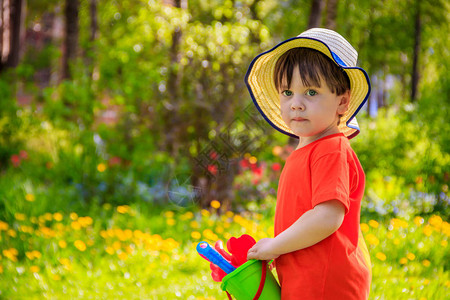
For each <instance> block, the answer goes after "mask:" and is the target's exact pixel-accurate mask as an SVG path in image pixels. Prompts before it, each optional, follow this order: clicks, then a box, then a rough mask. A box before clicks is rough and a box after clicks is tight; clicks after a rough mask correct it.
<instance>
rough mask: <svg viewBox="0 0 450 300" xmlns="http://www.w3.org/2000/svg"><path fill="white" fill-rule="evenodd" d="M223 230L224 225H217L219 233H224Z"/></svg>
mask: <svg viewBox="0 0 450 300" xmlns="http://www.w3.org/2000/svg"><path fill="white" fill-rule="evenodd" d="M223 231H224V229H223V227H222V226H217V227H216V232H217V233H220V234H222V233H223Z"/></svg>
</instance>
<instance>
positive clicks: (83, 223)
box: [78, 216, 93, 227]
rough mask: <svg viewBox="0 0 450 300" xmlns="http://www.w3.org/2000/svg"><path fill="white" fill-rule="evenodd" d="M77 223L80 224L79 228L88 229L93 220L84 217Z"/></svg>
mask: <svg viewBox="0 0 450 300" xmlns="http://www.w3.org/2000/svg"><path fill="white" fill-rule="evenodd" d="M78 222H79V223H80V225H81V226H83V227H88V226H89V225H92V223H93V220H92V218H91V217H89V216H86V217H81V218H79V219H78Z"/></svg>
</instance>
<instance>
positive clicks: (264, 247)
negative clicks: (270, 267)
mask: <svg viewBox="0 0 450 300" xmlns="http://www.w3.org/2000/svg"><path fill="white" fill-rule="evenodd" d="M274 246H275V243H274V239H270V238H265V239H262V240H259V241H258V242H257V243H256V244H255V245H253V247H251V248H250V250H248V252H247V259H259V260H271V259H275V258H277V257H278V256H280V255H279V254H276V253H275V252H274V250H273V249H274Z"/></svg>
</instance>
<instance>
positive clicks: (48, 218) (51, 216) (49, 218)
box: [43, 213, 53, 221]
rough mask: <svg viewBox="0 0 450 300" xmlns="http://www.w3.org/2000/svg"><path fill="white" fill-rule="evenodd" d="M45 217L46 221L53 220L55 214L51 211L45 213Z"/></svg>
mask: <svg viewBox="0 0 450 300" xmlns="http://www.w3.org/2000/svg"><path fill="white" fill-rule="evenodd" d="M43 217H44V219H45V220H46V221H51V220H53V215H52V214H51V213H45V214H44V216H43Z"/></svg>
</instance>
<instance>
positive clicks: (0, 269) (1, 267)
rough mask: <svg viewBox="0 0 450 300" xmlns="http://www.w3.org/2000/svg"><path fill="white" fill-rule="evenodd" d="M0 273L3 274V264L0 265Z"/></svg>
mask: <svg viewBox="0 0 450 300" xmlns="http://www.w3.org/2000/svg"><path fill="white" fill-rule="evenodd" d="M0 274H3V266H2V265H0Z"/></svg>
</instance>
